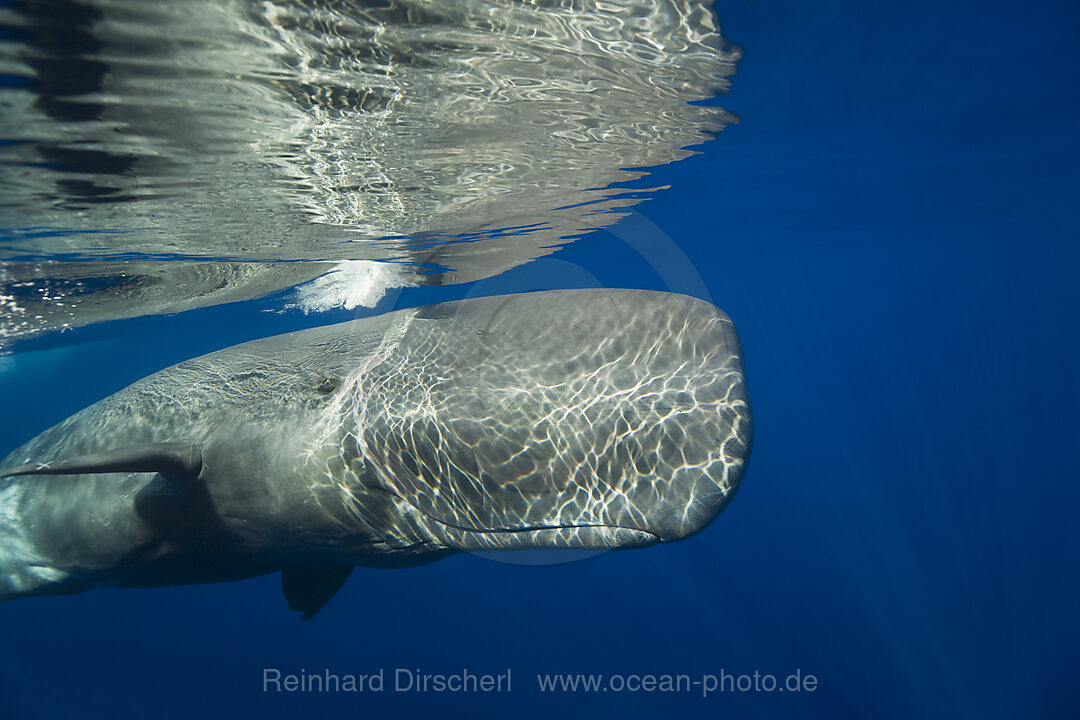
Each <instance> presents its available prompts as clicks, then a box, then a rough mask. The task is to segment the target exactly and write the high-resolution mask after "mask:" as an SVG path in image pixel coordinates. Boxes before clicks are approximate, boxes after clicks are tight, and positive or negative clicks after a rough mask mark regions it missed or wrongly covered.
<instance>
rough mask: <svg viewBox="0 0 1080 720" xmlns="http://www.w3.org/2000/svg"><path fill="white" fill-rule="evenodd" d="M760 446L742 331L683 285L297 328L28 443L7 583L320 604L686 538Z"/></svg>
mask: <svg viewBox="0 0 1080 720" xmlns="http://www.w3.org/2000/svg"><path fill="white" fill-rule="evenodd" d="M750 440H751V415H750V405H749V400H748V396H747V392H746V385H745V381H744V375H743V366H742V358H741V352H740V348H739V342H738V338H737V335H736V333H735V329H734V327H733V326H732V324H731V321H730V320H729V319H728V318H727V316H726V315H725V314H724V313H723V312H721V311H720V310H718V309H717V308H715V307H714V306H712V305H710V304H708V303H706V302H703V301H700V300H695V299H692V298H688V297H685V296H681V295H672V294H667V293H656V292H646V291H638V290H570V291H549V292H541V293H529V294H522V295H506V296H498V297H492V298H483V299H473V300H464V301H460V302H453V303H444V304H441V305H433V306H429V307H423V308H414V309H409V310H401V311H398V312H393V313H389V314H386V315H383V316H380V317H375V318H367V319H361V320H355V321H352V322H347V323H342V324H339V325H333V326H329V327H323V328H317V329H312V330H305V331H301V332H296V333H290V334H287V335H281V336H277V337H272V338H267V339H265V340H258V341H255V342H250V343H246V344H243V345H238V346H236V347H232V348H228V349H226V350H222V351H219V352H216V353H211V354H209V355H205V356H203V357H200V358H195V359H193V360H188V361H186V362H183V363H180V364H178V365H175V366H173V367H171V368H168V369H165V370H162V371H161V372H158V373H156V374H154V375H151V376H149V377H147V378H144V379H143V380H140V381H138V382H136V383H134V384H133V385H131V386H129V387H127V388H125V389H123V390H121V391H120V392H118V393H116V394H114V395H112V396H111V397H108V398H106V399H104V400H102V401H100V402H98V403H96V404H95V405H92V406H90V407H89V408H86V409H85V410H83V411H81V412H79V413H77V414H75V415H73V416H72V417H70V418H68V419H67V420H65V421H64V422H62V423H60V424H59V425H57V426H55V427H53V428H51V429H49V430H46V431H45V432H43V433H42V434H41V435H39V436H37V437H36V438H34V439H33V440H31V441H30V442H29V443H27V444H26V445H24V446H23V447H21V448H19V449H18V450H16V451H15V452H13V453H12V454H11V455H10V456H8V458H7V459H6V460H5V461H4V463H3V465H2V467H3V468H5V470H0V475H5V477H4V478H3V479H0V599H6V598H15V597H22V596H27V595H43V594H64V593H72V592H79V591H82V590H86V589H89V588H92V587H95V586H99V585H116V586H129V587H150V586H160V585H174V584H185V583H203V582H218V581H225V580H236V579H242V578H247V577H253V576H257V575H262V574H266V573H270V572H275V571H278V570H281V571H282V579H283V586H284V589H285V593H286V596H287V597H288V599H289V601H290V604H291V605H292V607H293V608H294V609H296V610H301V611H304V612H305V618H309V617H311V616H312V615H313V614H314V613H315V612H316V611H317V610H318V609H319V608H320V607H322V605H323V604H324V603H325V602H326V601H327V600H329V599H330V597H331V596H332V595H333V594H334V592H336V591H337V589H338V588H339V587H340V586H341V584H342V583H344V581H345V579H346V578H347V576H348V573H349V571H350V570H351V568H352V567H354V566H356V565H361V566H380V567H406V566H410V565H416V564H421V563H425V562H430V561H432V560H436V559H439V558H441V557H445V556H446V555H448V554H450V553H454V552H458V551H473V550H499V549H505V550H513V549H536V548H590V549H604V548H631V547H645V546H648V545H652V544H654V543H657V542H667V541H673V540H679V539H681V538H685V537H687V536H689V535H693V534H694V533H697V532H699V531H700V530H702V529H703V528H704V527H706V526H707V525H708V524H709V523H710V522H711V521H712V520H713V519H714V518H715V517H716V516H717V515H718V514H719V513H720V512H721V511H722V510H723V509H724V507H725V506H726V505H727V504H728V502H730V501H731V498H732V496H733V495H734V494H735V491H736V489H737V488H738V485H739V482H740V480H741V478H742V476H743V473H744V471H745V468H746V462H747V459H748V455H749V450H750ZM163 443H164V444H163ZM117 450H119V452H118V453H117V452H115V451H117ZM110 452H112V454H111V455H110V454H109V453H110ZM65 459H67V460H70V464H69V465H68V466H67V467H66V468H65V467H64V466H58V461H62V460H65ZM42 463H52V465H51V466H49V465H42ZM65 470H66V471H67V472H68V473H70V474H42V473H46V472H49V473H62V472H65ZM5 471H6V472H5Z"/></svg>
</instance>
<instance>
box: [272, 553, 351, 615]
mask: <svg viewBox="0 0 1080 720" xmlns="http://www.w3.org/2000/svg"><path fill="white" fill-rule="evenodd" d="M352 571H353V566H352V565H293V566H290V567H287V568H284V569H282V571H281V589H282V591H283V592H284V593H285V599H286V600H288V601H289V608H290V609H292V610H296V611H298V612H302V613H304V614H303V615H301V616H300V619H301V620H310V619H311V618H313V617H315V613H317V612H319V611H320V610H322V608H323V606H324V605H326V603H328V602H330V598H332V597H334V596H335V595H337V592H338V590H340V589H341V586H342V585H344V584H345V581H346V580H348V579H349V574H350V573H352Z"/></svg>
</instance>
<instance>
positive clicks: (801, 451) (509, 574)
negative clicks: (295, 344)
mask: <svg viewBox="0 0 1080 720" xmlns="http://www.w3.org/2000/svg"><path fill="white" fill-rule="evenodd" d="M718 10H719V12H720V15H721V19H722V22H723V26H724V30H725V34H726V35H727V37H728V38H729V39H731V40H732V41H734V42H736V43H738V44H740V45H741V46H742V47H743V49H744V53H745V54H744V59H743V61H742V63H741V65H740V70H739V74H738V76H737V77H736V78H735V80H734V83H733V90H732V92H731V94H730V95H729V96H727V97H725V98H723V99H722V104H723V105H724V107H726V108H727V109H729V110H732V111H734V112H736V113H738V114H739V115H740V116H741V117H742V123H741V124H739V125H737V126H735V127H732V128H729V129H728V130H727V131H725V132H724V133H722V134H721V135H720V137H719V138H718V139H717V140H716V141H714V142H711V143H708V144H707V145H705V146H703V148H702V149H703V150H704V153H703V154H702V155H699V156H696V157H694V158H691V159H689V160H686V161H683V162H680V163H677V164H675V165H672V166H668V167H663V168H658V169H657V170H656V172H655V173H654V175H653V176H652V177H650V178H647V179H646V181H647V182H646V181H643V183H642V186H645V185H652V186H655V185H658V184H670V185H671V186H672V187H671V189H670V190H669V191H667V192H666V193H664V194H662V195H661V197H659V198H658V199H656V200H654V201H652V202H650V203H647V204H646V205H644V206H642V207H641V213H642V215H643V216H644V217H643V218H642V217H639V218H635V219H633V222H636V223H638V225H636V226H635V225H633V223H630V224H628V225H627V227H630V228H632V227H644V226H647V222H651V223H653V224H654V225H655V226H656V228H659V230H657V231H651V233H652V234H651V236H650V234H649V232H646V233H645V236H646V240H647V241H649V242H653V241H655V242H653V244H652V245H648V247H652V248H658V247H659V248H662V245H663V243H662V240H663V237H664V236H665V235H666V236H667V237H670V238H671V239H673V240H674V241H675V242H676V243H677V244H678V246H679V247H680V248H681V249H682V251H683V252H684V253H685V254H686V255H687V256H688V258H689V261H690V262H691V264H692V266H693V267H695V268H696V269H697V272H699V273H700V275H701V276H702V277H703V278H704V279H705V282H706V284H707V294H708V295H709V296H711V298H712V299H713V300H714V301H715V302H716V303H717V304H718V305H720V306H721V307H723V308H724V309H725V310H727V311H728V313H729V314H730V315H731V316H732V317H733V319H734V320H735V322H736V325H737V326H738V328H739V330H740V332H741V335H742V338H743V343H744V349H745V352H746V359H747V365H748V370H749V373H750V381H751V391H752V394H753V400H754V408H755V416H756V423H757V425H756V444H755V449H754V457H753V460H752V462H751V464H750V471H749V473H748V475H747V478H746V480H745V482H744V484H743V487H742V489H741V490H740V491H739V495H738V497H737V498H736V500H735V501H734V503H733V504H732V505H731V507H730V508H729V509H728V511H727V512H726V513H725V514H724V515H723V516H722V517H721V518H720V519H719V520H718V521H717V522H716V523H715V525H713V526H712V527H711V528H709V529H708V530H707V531H706V532H704V533H702V534H701V535H699V536H697V537H695V538H692V539H690V540H687V541H685V542H682V543H676V544H673V545H669V546H661V547H655V548H651V549H649V550H645V551H640V552H623V553H609V554H607V555H603V556H601V557H597V558H593V559H590V560H586V561H582V562H575V563H570V564H562V565H555V566H548V567H531V566H517V565H511V564H504V563H499V562H493V561H490V560H485V559H481V558H475V557H465V556H463V557H456V558H451V559H449V560H445V561H442V562H439V563H436V564H434V565H430V566H427V567H422V568H417V569H412V570H403V571H379V570H365V569H360V570H358V571H357V572H356V573H354V575H353V577H352V579H351V580H350V582H349V583H348V585H347V586H346V587H345V589H344V590H343V591H342V593H341V594H340V595H339V596H338V597H337V598H336V599H335V600H334V601H333V602H332V603H331V604H330V605H329V606H328V607H327V608H326V609H325V610H324V611H323V612H322V614H321V615H320V616H319V617H318V618H317V619H316V620H315V621H314V622H312V623H300V622H298V621H297V620H296V619H295V617H294V616H293V614H292V613H291V612H289V611H288V609H287V607H286V604H285V602H284V600H283V599H282V597H281V596H280V592H279V589H278V580H277V578H276V577H270V578H264V579H259V580H254V581H250V582H245V583H237V584H231V585H217V586H207V587H193V588H191V587H189V588H176V589H164V590H153V591H132V590H128V591H100V592H92V593H87V594H84V595H80V596H74V597H69V598H56V599H38V600H28V601H20V602H15V603H11V604H7V605H4V606H2V607H0V638H2V639H0V717H2V718H5V720H6V718H23V717H38V716H41V717H50V716H56V717H101V718H113V719H115V718H129V717H130V718H145V717H168V718H187V717H190V716H192V715H193V714H197V715H198V716H202V717H217V716H224V715H226V714H230V715H231V714H235V713H238V712H243V713H244V714H245V715H248V714H250V715H251V716H253V717H263V718H272V717H283V718H293V717H295V716H297V715H298V714H299V715H306V716H310V717H325V716H328V715H329V714H330V713H331V712H334V713H339V714H340V715H339V716H340V717H373V716H378V715H383V714H387V713H393V714H394V715H395V716H397V717H408V716H410V715H413V714H416V715H419V714H421V713H423V714H424V715H426V716H432V715H434V716H438V717H442V716H451V717H453V716H458V715H461V714H462V713H463V712H465V711H466V710H467V711H468V712H469V713H470V714H471V715H472V716H475V717H485V716H486V717H495V716H500V717H501V716H505V715H507V714H510V713H512V715H513V716H515V717H550V716H552V714H553V713H560V714H565V715H567V716H575V715H581V714H584V713H586V712H588V713H590V714H591V715H592V716H596V717H613V716H616V715H618V716H619V717H624V718H627V717H676V716H678V717H784V718H799V717H821V718H838V717H876V718H885V717H896V718H915V717H935V718H936V717H941V718H956V717H964V718H966V717H972V718H1014V717H1040V718H1048V717H1060V718H1072V717H1080V690H1078V689H1077V673H1078V671H1080V650H1078V649H1077V648H1078V644H1080V632H1078V621H1077V608H1078V607H1080V581H1078V578H1077V549H1078V548H1080V543H1078V540H1080V537H1078V536H1080V530H1078V526H1077V523H1076V521H1075V520H1074V515H1075V512H1076V511H1075V508H1076V507H1077V506H1078V503H1080V489H1078V483H1077V480H1078V472H1077V467H1078V463H1077V460H1078V451H1077V421H1076V408H1077V407H1078V406H1080V392H1078V387H1077V382H1076V379H1075V374H1076V372H1077V368H1078V367H1080V364H1078V361H1080V341H1078V339H1077V321H1076V310H1077V308H1078V306H1080V303H1078V299H1080V298H1078V294H1080V291H1078V290H1077V287H1078V283H1076V282H1075V281H1074V276H1075V275H1076V274H1077V270H1076V266H1077V261H1078V260H1080V252H1078V250H1077V239H1078V237H1080V232H1078V231H1080V213H1078V210H1077V206H1078V204H1080V202H1078V201H1080V193H1078V190H1080V183H1078V181H1077V174H1076V173H1077V167H1078V161H1080V142H1078V139H1077V138H1078V133H1077V130H1078V122H1077V112H1078V110H1080V103H1078V101H1077V100H1078V98H1077V88H1078V87H1080V63H1078V62H1077V55H1076V52H1077V48H1078V47H1080V6H1077V5H1076V3H1075V2H1074V1H1072V0H1062V1H1060V2H1052V1H1049V0H1034V1H1032V2H1028V3H1024V4H1019V3H1004V2H987V1H983V2H952V3H938V2H933V3H931V2H918V3H908V2H894V1H890V2H876V3H867V2H864V1H856V0H845V1H843V2H839V1H838V2H807V1H806V0H799V1H795V0H792V1H790V2H774V1H770V0H758V2H756V3H755V4H749V3H745V2H735V1H733V2H726V3H720V5H719V7H718ZM635 232H636V231H635ZM628 234H632V233H631V231H630V230H627V231H623V230H620V229H619V228H616V230H615V231H614V232H613V233H598V234H596V235H595V236H593V237H590V238H587V239H585V240H582V241H579V242H577V243H575V244H574V245H572V246H571V247H570V248H568V249H567V250H565V251H563V252H561V253H559V254H558V255H556V256H555V257H554V258H553V259H552V260H548V261H544V262H541V263H538V264H535V265H533V266H531V267H528V268H524V269H519V270H516V271H512V272H511V273H509V274H508V275H506V276H504V277H503V278H500V279H499V280H497V281H493V282H489V283H486V284H484V285H483V286H482V287H480V288H476V289H474V288H469V287H449V288H426V289H417V290H409V291H406V292H405V293H404V294H403V295H401V296H398V297H394V298H389V299H387V300H386V302H385V303H384V305H383V308H382V309H388V308H389V307H391V306H392V305H394V304H397V305H413V304H420V303H424V302H429V301H433V300H442V299H449V298H452V297H459V296H461V295H463V294H465V293H468V292H479V293H485V292H489V291H490V292H502V291H507V290H510V289H514V290H528V289H534V288H538V287H548V286H551V285H552V284H558V283H559V282H564V281H560V280H559V279H558V278H559V277H566V278H571V279H570V280H566V281H565V282H569V283H571V284H575V283H577V282H578V281H577V280H575V279H574V278H581V277H587V276H590V275H591V276H592V277H593V278H594V279H595V282H594V283H592V284H603V285H608V286H630V287H651V288H660V289H662V288H666V287H671V288H672V289H675V290H680V291H691V292H693V291H694V287H696V286H694V284H693V278H692V273H689V274H688V273H686V272H685V266H679V265H678V262H675V265H676V266H677V267H676V269H675V273H676V276H675V277H676V278H677V280H678V282H670V281H668V282H665V281H664V280H661V277H660V275H659V274H658V273H657V271H656V270H655V269H654V268H653V267H652V266H651V263H652V264H655V263H656V262H657V261H656V260H655V258H654V259H653V260H651V261H650V260H647V259H645V258H643V257H641V256H639V254H638V252H637V251H635V250H634V249H633V243H632V242H629V241H628V240H627V237H628ZM650 237H651V240H650V239H649V238H650ZM660 256H661V258H666V259H667V260H670V259H671V257H670V254H668V253H666V252H661V253H660ZM675 260H676V261H677V258H676V259H675ZM665 261H666V260H665ZM673 262H674V261H673ZM680 268H681V269H680ZM568 269H571V270H575V272H564V271H566V270H568ZM575 273H577V274H575ZM670 277H671V276H669V278H670ZM699 294H702V293H699ZM266 306H268V303H263V304H260V303H251V304H249V305H247V306H240V307H228V308H218V309H212V310H206V311H202V312H199V313H191V314H188V315H184V316H179V317H176V318H169V319H153V320H144V321H132V322H127V323H118V324H116V325H114V326H113V327H112V328H107V329H105V330H95V331H84V332H83V335H82V337H81V338H80V339H95V340H97V342H95V343H90V344H81V345H77V346H74V347H71V348H69V349H65V350H60V351H55V350H48V351H40V352H34V353H23V354H19V355H16V356H14V357H13V358H8V359H0V369H2V370H3V372H2V374H0V397H2V403H3V407H4V412H3V413H2V414H0V423H2V425H0V433H2V434H0V445H3V447H2V448H0V450H2V452H7V450H9V449H11V448H13V447H14V446H15V445H17V444H18V443H20V442H22V441H24V440H25V439H27V438H28V437H29V436H31V435H33V434H35V433H37V432H39V431H40V430H42V429H44V428H45V427H46V426H48V425H50V424H52V423H54V422H56V421H58V420H60V419H62V418H63V417H65V416H67V415H68V414H70V413H71V412H73V411H75V410H77V409H79V408H81V407H83V406H84V405H86V404H88V403H90V402H92V401H94V400H96V399H98V398H100V397H102V396H104V395H105V394H107V393H109V392H112V391H113V390H115V389H118V388H119V387H122V386H123V385H125V384H127V383H129V382H131V381H132V380H134V379H137V378H138V377H141V376H143V375H145V374H147V373H149V372H152V371H154V370H156V369H159V368H161V367H163V366H165V365H167V364H170V363H172V362H175V361H178V360H181V359H183V358H186V357H189V356H191V355H195V354H198V353H202V352H206V351H210V350H213V349H216V348H219V347H223V346H226V345H230V344H233V343H236V342H239V341H241V340H244V339H248V338H251V337H256V336H262V335H268V334H272V333H276V332H283V331H286V330H291V329H294V328H297V327H300V326H304V325H311V324H316V323H324V322H329V321H335V320H340V319H346V317H349V316H351V314H346V313H338V314H330V315H322V316H308V317H305V316H302V315H272V314H268V313H264V312H260V311H261V309H262V308H264V307H266ZM76 337H77V338H78V337H79V336H76ZM263 667H280V668H282V669H284V670H286V671H297V670H299V669H300V668H305V669H307V670H309V671H311V670H314V671H319V670H321V669H323V668H326V667H330V668H333V669H334V670H335V671H337V672H341V673H344V672H355V673H362V672H370V671H372V670H375V669H378V668H380V667H384V668H388V669H390V670H389V671H390V672H392V669H393V668H395V667H418V668H423V669H424V670H425V671H428V672H453V671H457V670H458V669H460V668H462V667H467V668H469V669H470V670H472V671H474V672H485V671H489V672H502V671H504V670H505V668H507V667H510V668H513V673H514V692H513V693H512V694H508V695H502V696H491V695H489V696H481V695H457V696H450V695H446V694H441V695H434V694H432V695H418V694H395V693H392V692H386V693H383V694H382V695H363V696H360V695H352V696H350V695H338V696H325V695H324V696H315V695H302V696H295V695H294V696H291V697H286V696H282V695H264V694H263V693H261V692H260V677H261V671H262V668H263ZM796 668H799V669H801V671H802V672H803V673H813V674H814V675H816V676H817V678H818V680H819V688H818V690H817V691H815V692H813V693H800V694H791V693H787V694H771V695H770V694H754V693H748V694H715V695H713V696H711V697H708V698H704V699H703V698H701V697H699V696H698V695H697V694H696V693H695V694H681V695H675V694H662V693H654V694H643V693H637V694H629V693H626V694H615V693H603V694H595V695H585V694H562V695H547V696H541V695H539V694H537V692H536V689H535V680H534V675H535V673H537V672H575V671H580V672H593V673H615V672H625V673H630V672H638V673H643V672H655V673H665V672H667V673H680V672H685V673H692V674H699V673H719V672H720V671H721V669H724V670H725V671H727V672H729V673H750V672H753V671H754V670H759V671H761V672H763V673H764V672H771V673H776V674H780V675H781V676H783V675H786V674H787V673H789V672H792V671H794V670H795V669H796Z"/></svg>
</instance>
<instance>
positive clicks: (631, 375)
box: [312, 291, 750, 550]
mask: <svg viewBox="0 0 1080 720" xmlns="http://www.w3.org/2000/svg"><path fill="white" fill-rule="evenodd" d="M642 295H649V294H648V293H642ZM633 296H634V293H631V292H627V291H622V294H618V295H605V294H603V293H597V294H596V296H595V297H593V298H591V301H590V306H589V307H588V308H582V307H580V306H579V305H576V304H575V301H574V299H575V297H576V296H574V295H572V294H571V295H562V294H560V293H550V294H546V295H545V296H543V297H541V298H537V297H535V296H527V295H526V296H506V297H502V298H489V299H486V300H484V301H482V302H479V301H473V303H472V304H471V305H470V304H460V305H459V304H445V305H436V306H432V307H431V308H427V309H424V310H423V311H421V312H412V311H408V312H405V313H402V314H400V316H399V317H398V318H397V319H395V320H394V321H393V323H392V324H391V325H390V327H389V328H388V329H387V331H386V334H385V336H384V337H383V340H382V342H380V344H379V346H378V348H376V349H375V351H374V352H373V353H372V354H371V356H370V358H369V360H368V361H366V362H364V363H363V366H362V367H361V368H360V369H358V370H357V371H356V372H355V373H354V374H353V375H352V376H350V377H349V378H348V379H347V380H346V382H345V385H344V387H343V391H342V392H341V394H340V395H339V399H338V401H337V404H336V405H335V407H334V408H333V409H332V411H331V412H330V417H331V421H330V422H329V423H328V424H327V428H328V429H331V431H330V432H329V434H328V435H327V436H326V437H325V438H321V439H320V440H318V441H316V444H315V446H313V451H312V457H318V458H319V459H320V462H322V463H325V465H324V468H325V469H324V472H323V476H324V478H325V480H324V481H323V484H325V485H327V486H331V487H335V488H337V489H338V491H339V492H340V493H341V494H342V495H343V496H344V497H345V498H346V507H347V508H349V507H351V508H352V510H353V512H352V517H351V518H350V520H349V522H351V521H354V520H355V519H356V518H359V517H361V516H362V515H363V514H364V513H365V512H366V510H367V506H368V503H367V502H366V494H367V493H371V492H375V493H384V494H390V495H392V496H394V497H396V498H400V499H401V501H402V503H403V504H404V505H405V506H406V507H408V508H409V510H410V512H408V513H407V514H408V515H410V516H412V515H413V514H415V513H418V514H419V515H420V516H422V519H421V520H419V521H418V522H423V521H427V522H426V523H423V524H426V525H427V526H428V527H429V528H434V529H435V530H436V531H435V533H434V535H435V537H434V538H432V540H431V541H432V542H441V543H445V544H449V545H451V546H452V547H456V548H460V549H468V550H483V549H507V548H515V547H523V546H528V545H530V544H534V543H536V540H535V537H537V536H543V537H545V538H546V539H545V541H544V545H545V546H548V547H589V548H594V547H616V546H625V545H626V544H627V543H630V544H634V545H637V544H651V543H653V542H656V541H657V540H674V539H678V538H681V537H685V536H686V535H689V534H692V533H694V532H697V531H698V530H700V529H701V528H702V527H703V524H704V523H703V518H711V517H714V516H715V514H716V513H717V512H718V511H719V510H720V509H722V507H723V506H724V505H726V503H727V502H728V501H729V500H730V499H731V497H732V495H733V494H734V490H735V488H736V487H737V484H738V481H739V479H740V478H741V477H742V472H743V469H744V464H745V462H746V458H747V456H748V451H749V442H750V408H749V403H748V398H747V395H746V390H745V384H744V379H743V372H742V364H741V357H740V354H739V352H738V344H737V343H738V341H737V339H736V337H735V335H734V330H733V328H732V325H731V321H730V320H728V319H727V317H726V316H724V315H723V314H722V313H719V312H718V311H716V309H715V308H713V307H712V306H710V305H708V304H706V303H703V302H700V301H696V300H692V299H690V298H684V297H681V296H671V297H672V299H671V301H670V302H669V303H668V304H666V305H664V306H654V307H652V308H651V310H652V311H651V312H650V311H649V309H645V310H641V309H634V308H632V307H630V303H631V302H632V298H633ZM525 303H530V304H531V308H532V312H525V311H524V304H525ZM673 306H674V307H673ZM533 313H536V315H534V314H533ZM551 318H559V320H558V321H556V322H552V321H551ZM566 337H588V338H589V342H582V343H580V344H578V345H577V346H574V345H572V344H571V345H567V344H566V343H565V341H564V338H566ZM522 347H528V348H529V351H528V352H527V353H524V354H523V353H522V352H521V351H520V349H521V348H522ZM327 446H328V447H329V451H327ZM339 450H340V451H339Z"/></svg>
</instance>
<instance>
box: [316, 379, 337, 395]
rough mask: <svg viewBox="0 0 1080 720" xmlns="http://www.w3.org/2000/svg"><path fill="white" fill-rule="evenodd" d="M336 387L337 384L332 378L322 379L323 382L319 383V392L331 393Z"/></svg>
mask: <svg viewBox="0 0 1080 720" xmlns="http://www.w3.org/2000/svg"><path fill="white" fill-rule="evenodd" d="M336 387H337V383H336V382H334V380H333V378H323V381H322V382H321V383H319V392H321V393H328V392H332V391H333V390H334V388H336Z"/></svg>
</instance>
